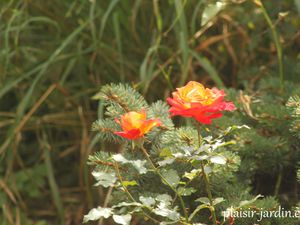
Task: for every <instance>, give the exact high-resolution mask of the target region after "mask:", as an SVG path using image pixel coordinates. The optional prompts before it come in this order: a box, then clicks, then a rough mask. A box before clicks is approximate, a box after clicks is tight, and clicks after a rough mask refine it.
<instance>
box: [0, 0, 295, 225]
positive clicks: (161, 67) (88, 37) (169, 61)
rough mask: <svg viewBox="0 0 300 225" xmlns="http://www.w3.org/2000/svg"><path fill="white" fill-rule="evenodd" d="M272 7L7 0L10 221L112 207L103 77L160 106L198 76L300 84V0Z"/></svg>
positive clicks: (3, 181)
mask: <svg viewBox="0 0 300 225" xmlns="http://www.w3.org/2000/svg"><path fill="white" fill-rule="evenodd" d="M264 4H265V8H262V6H260V4H259V2H258V1H251V0H248V1H243V0H232V1H205V0H53V1H44V0H1V1H0V208H1V210H0V221H1V224H5V225H6V224H15V225H27V224H28V225H31V224H37V225H42V224H59V223H61V224H65V225H70V224H75V225H76V224H81V222H82V217H83V215H84V214H86V213H87V212H88V210H89V209H90V208H92V207H93V206H95V205H99V204H102V202H103V199H104V197H105V191H103V190H99V189H95V188H93V186H92V185H93V182H94V181H93V179H91V178H90V170H89V168H88V166H87V165H86V161H87V157H88V155H89V154H91V153H92V152H93V151H95V150H98V149H99V148H100V145H101V144H99V143H98V142H97V137H96V136H95V134H94V133H92V132H90V127H91V124H92V122H93V121H94V120H96V119H97V118H98V117H102V113H103V109H102V107H101V104H99V106H98V102H97V101H94V100H92V96H93V95H94V94H95V93H96V92H97V91H98V90H99V88H100V86H101V85H103V84H106V83H110V82H127V83H130V84H132V85H133V86H134V87H135V88H136V89H137V90H139V91H140V92H141V93H143V94H144V95H145V96H146V98H147V100H149V101H150V102H151V101H154V100H156V99H166V97H167V96H168V95H169V94H170V91H172V90H173V89H174V88H175V87H178V86H181V85H183V84H185V83H186V81H188V80H197V81H199V82H202V83H203V84H205V85H207V86H217V87H219V88H222V87H232V88H235V89H247V88H249V87H250V88H252V87H255V85H256V83H257V82H258V81H259V80H260V79H261V78H262V77H264V76H266V74H269V73H271V74H272V76H274V77H279V79H281V80H292V81H295V82H297V81H299V80H300V62H299V60H300V54H299V49H300V38H299V36H300V29H299V25H300V20H299V12H300V2H299V1H298V0H286V1H264ZM281 50H282V53H283V55H281V54H280V53H281ZM278 53H279V54H278ZM111 148H112V149H113V147H111ZM59 221H60V222H59Z"/></svg>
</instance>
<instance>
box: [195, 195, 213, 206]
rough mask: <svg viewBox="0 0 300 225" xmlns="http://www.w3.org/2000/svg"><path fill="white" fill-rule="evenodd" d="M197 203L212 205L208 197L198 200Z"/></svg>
mask: <svg viewBox="0 0 300 225" xmlns="http://www.w3.org/2000/svg"><path fill="white" fill-rule="evenodd" d="M195 201H196V202H202V203H204V204H207V205H210V201H209V199H208V198H207V197H201V198H197V199H196V200H195Z"/></svg>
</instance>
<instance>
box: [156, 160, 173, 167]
mask: <svg viewBox="0 0 300 225" xmlns="http://www.w3.org/2000/svg"><path fill="white" fill-rule="evenodd" d="M174 161H175V159H172V158H167V159H164V160H162V161H159V162H157V163H158V165H160V166H165V165H168V164H172V163H173V162H174Z"/></svg>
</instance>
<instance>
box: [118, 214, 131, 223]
mask: <svg viewBox="0 0 300 225" xmlns="http://www.w3.org/2000/svg"><path fill="white" fill-rule="evenodd" d="M131 218H132V216H131V215H130V214H126V215H113V219H114V221H115V222H116V223H118V224H123V225H129V224H130V222H131Z"/></svg>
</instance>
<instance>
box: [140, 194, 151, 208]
mask: <svg viewBox="0 0 300 225" xmlns="http://www.w3.org/2000/svg"><path fill="white" fill-rule="evenodd" d="M139 199H140V201H141V203H143V205H146V206H148V207H152V206H153V205H154V204H155V199H154V198H152V197H144V196H140V198H139Z"/></svg>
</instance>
